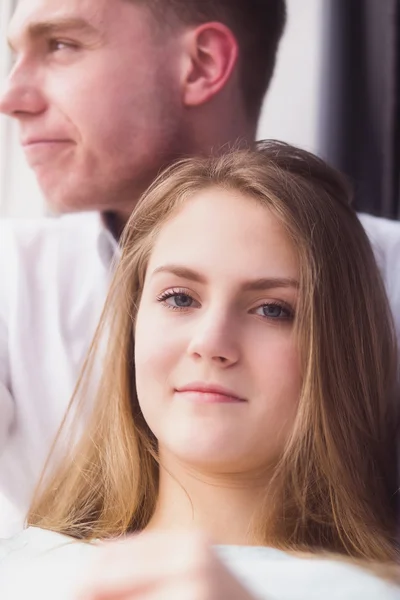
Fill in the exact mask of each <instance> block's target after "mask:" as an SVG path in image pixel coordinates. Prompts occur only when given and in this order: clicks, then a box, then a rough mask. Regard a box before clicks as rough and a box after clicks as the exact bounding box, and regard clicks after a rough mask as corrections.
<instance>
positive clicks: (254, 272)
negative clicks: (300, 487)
mask: <svg viewBox="0 0 400 600" xmlns="http://www.w3.org/2000/svg"><path fill="white" fill-rule="evenodd" d="M298 280H299V265H298V260H297V256H296V252H295V251H294V248H293V245H292V243H291V241H290V240H289V238H288V236H287V235H286V233H285V231H284V229H283V228H282V226H281V225H280V223H279V221H278V220H277V219H276V218H275V217H274V216H273V214H272V213H271V212H270V211H269V210H268V209H266V208H264V207H262V206H261V205H260V204H258V203H257V202H256V201H255V200H253V199H252V198H248V197H246V196H244V195H242V194H241V193H239V192H233V191H226V190H223V189H219V188H212V189H207V190H204V191H202V192H199V193H197V194H196V195H195V196H193V198H192V199H190V200H189V201H187V202H186V203H185V204H184V206H183V208H181V209H180V211H179V212H178V213H177V214H176V215H175V216H174V217H173V218H171V219H170V220H169V221H168V222H167V223H166V224H165V225H164V227H163V228H162V230H161V232H160V234H159V236H158V238H157V240H156V243H155V245H154V248H153V250H152V253H151V256H150V261H149V265H148V269H147V273H146V279H145V284H144V289H143V295H142V299H141V302H140V306H139V311H138V316H137V324H136V333H135V356H136V382H137V393H138V398H139V403H140V407H141V410H142V412H143V415H144V417H145V419H146V421H147V423H148V425H149V427H150V429H151V430H152V431H153V433H154V435H155V436H156V438H157V439H158V442H159V449H160V455H161V457H163V456H164V457H169V460H171V459H175V460H177V461H179V463H180V464H182V463H184V464H187V465H188V466H189V467H194V468H199V469H202V470H205V471H208V472H210V473H212V472H218V473H219V474H222V473H250V472H252V471H259V470H262V469H264V468H267V467H270V466H273V465H274V464H275V462H276V460H277V459H278V458H279V456H280V454H281V452H282V449H283V446H284V444H285V441H286V440H287V437H288V434H289V432H290V431H291V428H292V427H293V421H294V417H295V414H296V410H297V404H298V399H299V394H300V388H301V373H300V366H299V355H298V350H297V346H296V340H295V337H294V328H293V317H294V314H295V311H296V299H297V295H298V289H297V288H298Z"/></svg>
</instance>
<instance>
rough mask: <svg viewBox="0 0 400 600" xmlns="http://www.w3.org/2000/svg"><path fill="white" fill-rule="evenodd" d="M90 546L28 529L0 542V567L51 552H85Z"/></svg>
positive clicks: (61, 536)
mask: <svg viewBox="0 0 400 600" xmlns="http://www.w3.org/2000/svg"><path fill="white" fill-rule="evenodd" d="M88 548H90V546H89V545H88V544H84V543H82V542H79V541H77V540H74V539H73V538H70V537H68V536H66V535H61V534H60V533H55V532H54V531H48V530H46V529H39V528H37V527H29V528H28V529H25V530H23V531H21V532H20V533H19V534H17V535H15V536H13V537H12V538H9V539H2V540H0V566H1V565H2V563H4V561H11V560H13V559H14V557H15V558H18V559H21V558H27V559H32V558H35V557H40V556H42V555H45V554H47V553H48V552H50V551H51V552H53V551H63V552H68V553H75V552H79V553H82V552H87V551H88V550H87V549H88Z"/></svg>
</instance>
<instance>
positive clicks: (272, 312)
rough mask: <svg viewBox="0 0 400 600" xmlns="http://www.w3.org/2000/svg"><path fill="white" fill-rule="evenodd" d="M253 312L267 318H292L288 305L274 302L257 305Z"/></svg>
mask: <svg viewBox="0 0 400 600" xmlns="http://www.w3.org/2000/svg"><path fill="white" fill-rule="evenodd" d="M255 312H256V314H258V315H260V316H262V317H267V318H268V319H277V320H278V319H291V318H293V311H291V310H290V309H289V308H288V307H286V306H283V305H282V304H278V303H276V302H271V303H268V304H263V305H262V306H259V307H258V308H257V310H256V311H255Z"/></svg>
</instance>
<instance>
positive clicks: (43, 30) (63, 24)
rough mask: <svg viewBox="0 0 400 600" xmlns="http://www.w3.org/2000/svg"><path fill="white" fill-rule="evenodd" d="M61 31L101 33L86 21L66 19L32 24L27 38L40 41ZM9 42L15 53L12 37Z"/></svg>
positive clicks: (8, 39)
mask: <svg viewBox="0 0 400 600" xmlns="http://www.w3.org/2000/svg"><path fill="white" fill-rule="evenodd" d="M61 31H76V32H80V33H87V34H92V35H93V34H96V33H97V34H98V33H99V31H98V30H97V29H96V28H95V27H94V26H93V25H91V24H90V23H88V21H85V19H81V18H78V17H65V18H58V19H49V20H44V21H37V22H33V23H30V24H29V25H28V27H27V29H26V32H27V36H28V38H30V39H33V40H35V39H38V38H41V37H45V36H49V35H51V34H55V33H59V32H61ZM7 42H8V45H9V47H10V48H11V50H13V51H15V45H14V43H13V40H12V37H11V36H9V37H8V38H7Z"/></svg>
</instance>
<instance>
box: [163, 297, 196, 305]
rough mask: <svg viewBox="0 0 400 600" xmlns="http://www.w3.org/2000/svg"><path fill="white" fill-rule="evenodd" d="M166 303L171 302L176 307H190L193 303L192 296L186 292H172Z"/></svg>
mask: <svg viewBox="0 0 400 600" xmlns="http://www.w3.org/2000/svg"><path fill="white" fill-rule="evenodd" d="M166 303H167V304H172V305H173V306H177V307H178V308H190V307H191V306H192V303H193V298H191V297H190V296H188V295H187V294H174V295H173V296H170V297H169V298H168V299H167V300H166Z"/></svg>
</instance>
